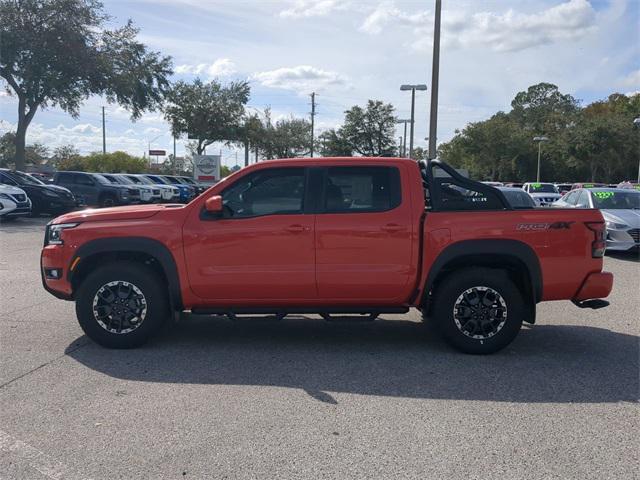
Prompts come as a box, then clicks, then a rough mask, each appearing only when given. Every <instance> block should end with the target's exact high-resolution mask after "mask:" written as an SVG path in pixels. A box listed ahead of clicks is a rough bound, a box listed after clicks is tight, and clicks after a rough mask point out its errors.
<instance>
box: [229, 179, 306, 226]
mask: <svg viewBox="0 0 640 480" xmlns="http://www.w3.org/2000/svg"><path fill="white" fill-rule="evenodd" d="M304 186H305V176H304V169H302V168H278V169H269V170H264V171H261V172H256V173H254V174H251V175H248V176H247V178H246V179H241V180H239V181H238V182H236V183H235V184H233V185H232V186H231V187H229V188H228V189H227V190H225V191H224V192H223V193H222V204H223V206H224V217H225V218H251V217H261V216H264V215H290V214H302V213H303V209H304V190H305V189H304Z"/></svg>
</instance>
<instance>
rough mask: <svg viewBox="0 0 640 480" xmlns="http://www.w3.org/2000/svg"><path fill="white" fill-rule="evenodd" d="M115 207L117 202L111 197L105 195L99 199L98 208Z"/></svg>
mask: <svg viewBox="0 0 640 480" xmlns="http://www.w3.org/2000/svg"><path fill="white" fill-rule="evenodd" d="M116 205H118V201H117V200H116V198H115V197H113V196H111V195H105V196H104V197H102V198H101V199H100V206H101V207H102V208H109V207H115V206H116Z"/></svg>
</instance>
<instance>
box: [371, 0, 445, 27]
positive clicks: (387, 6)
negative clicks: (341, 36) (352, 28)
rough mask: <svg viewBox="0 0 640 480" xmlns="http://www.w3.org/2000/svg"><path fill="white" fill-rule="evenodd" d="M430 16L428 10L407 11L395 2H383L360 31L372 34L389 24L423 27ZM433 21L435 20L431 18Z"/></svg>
mask: <svg viewBox="0 0 640 480" xmlns="http://www.w3.org/2000/svg"><path fill="white" fill-rule="evenodd" d="M430 18H433V17H431V16H430V15H429V13H428V12H426V11H424V12H417V13H411V14H410V13H406V12H403V11H401V10H400V9H398V8H397V7H396V6H395V4H394V3H393V2H383V3H381V4H380V5H378V7H377V8H376V9H375V10H374V11H373V12H372V13H370V14H369V15H368V16H367V18H365V20H364V22H363V23H362V25H361V26H360V31H362V32H365V33H369V34H371V35H378V34H379V33H382V31H383V29H384V28H385V27H386V26H387V25H392V24H394V23H395V24H397V25H400V26H409V27H422V26H424V25H425V24H426V23H427V22H429V20H430ZM431 23H433V20H431Z"/></svg>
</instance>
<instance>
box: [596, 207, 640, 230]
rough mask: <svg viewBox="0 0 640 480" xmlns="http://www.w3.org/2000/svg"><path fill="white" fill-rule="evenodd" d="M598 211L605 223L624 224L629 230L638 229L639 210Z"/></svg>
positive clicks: (639, 225) (639, 221) (639, 224)
mask: <svg viewBox="0 0 640 480" xmlns="http://www.w3.org/2000/svg"><path fill="white" fill-rule="evenodd" d="M600 211H601V212H602V216H603V217H604V220H605V222H613V223H624V224H625V225H629V226H630V227H631V228H640V210H631V209H628V210H627V209H624V210H623V209H611V210H606V209H605V210H600Z"/></svg>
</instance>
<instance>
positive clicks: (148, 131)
mask: <svg viewBox="0 0 640 480" xmlns="http://www.w3.org/2000/svg"><path fill="white" fill-rule="evenodd" d="M161 131H162V130H160V129H159V128H155V127H149V128H145V129H144V134H145V135H153V134H154V133H160V132H161Z"/></svg>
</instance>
